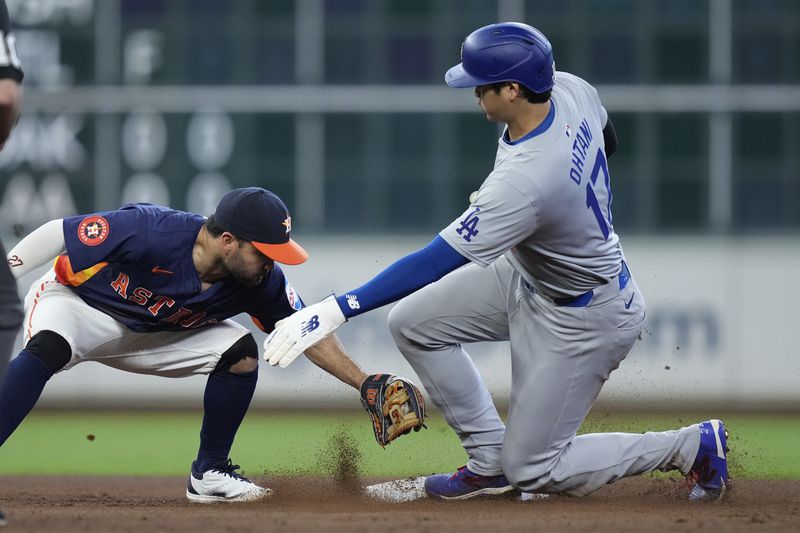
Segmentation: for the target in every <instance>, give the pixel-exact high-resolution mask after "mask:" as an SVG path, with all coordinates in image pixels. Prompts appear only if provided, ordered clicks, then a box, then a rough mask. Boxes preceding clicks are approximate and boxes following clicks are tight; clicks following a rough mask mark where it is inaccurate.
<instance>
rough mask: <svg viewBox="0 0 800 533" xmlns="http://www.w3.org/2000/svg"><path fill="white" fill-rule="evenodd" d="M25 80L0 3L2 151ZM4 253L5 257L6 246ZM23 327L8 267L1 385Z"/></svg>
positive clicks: (0, 311)
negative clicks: (17, 337) (23, 80)
mask: <svg viewBox="0 0 800 533" xmlns="http://www.w3.org/2000/svg"><path fill="white" fill-rule="evenodd" d="M22 76H23V74H22V67H21V66H20V63H19V57H17V52H16V47H15V42H14V36H13V35H11V23H10V20H9V17H8V8H7V7H6V3H5V0H0V149H2V148H3V147H4V146H5V145H6V141H7V140H8V137H9V135H11V130H12V129H13V128H14V125H15V124H16V123H17V118H18V117H19V111H20V106H21V102H22V89H21V88H20V83H21V82H22ZM0 251H2V253H3V256H5V253H6V252H5V249H3V248H2V243H0ZM21 324H22V306H21V304H20V301H19V295H18V294H17V282H16V280H15V279H14V277H13V276H12V275H11V270H10V269H9V266H8V264H6V265H5V266H3V267H0V383H1V382H2V380H3V376H4V375H5V372H6V366H7V365H8V358H9V356H10V355H11V349H12V348H13V346H14V339H15V338H16V336H17V330H18V329H19V327H20V325H21ZM5 524H6V520H5V517H4V515H3V511H2V510H0V525H5Z"/></svg>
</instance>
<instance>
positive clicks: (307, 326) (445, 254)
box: [264, 237, 468, 367]
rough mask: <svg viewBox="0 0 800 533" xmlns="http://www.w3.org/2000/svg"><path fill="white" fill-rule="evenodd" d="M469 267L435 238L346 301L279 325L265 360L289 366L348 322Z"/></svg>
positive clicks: (335, 300) (327, 303)
mask: <svg viewBox="0 0 800 533" xmlns="http://www.w3.org/2000/svg"><path fill="white" fill-rule="evenodd" d="M467 263H468V260H467V259H466V258H465V257H464V256H462V255H461V254H460V253H459V252H457V251H456V250H455V249H454V248H453V247H452V246H450V245H449V244H447V242H446V241H445V240H444V239H442V238H441V237H436V238H435V239H434V240H433V241H432V242H431V243H430V244H429V245H428V246H426V247H425V248H423V249H422V250H419V251H417V252H414V253H412V254H409V255H407V256H405V257H404V258H402V259H400V260H398V261H396V262H395V263H393V264H392V265H390V266H389V267H387V268H386V269H385V270H383V271H382V272H381V273H380V274H378V275H377V276H375V277H374V278H372V279H371V280H370V281H369V282H367V283H366V284H364V285H362V286H361V287H359V288H358V289H355V290H353V291H348V292H346V293H345V294H344V296H339V297H336V296H335V295H331V296H329V297H327V298H325V299H324V300H322V301H321V302H319V303H317V304H314V305H312V306H309V307H306V308H304V309H301V310H300V311H298V312H296V313H295V314H293V315H291V316H288V317H286V318H284V319H283V320H281V321H280V322H278V323H277V324H276V325H275V331H273V332H272V334H271V335H270V336H269V337H267V340H266V341H264V359H265V360H266V361H267V362H268V363H269V364H271V365H273V366H275V365H280V366H281V367H286V366H289V365H290V364H291V363H292V361H294V360H295V359H296V358H297V356H299V355H300V354H301V353H303V352H304V351H306V350H307V349H308V348H310V347H311V346H314V344H316V343H317V342H319V341H320V340H322V339H324V338H325V337H327V336H328V335H330V334H331V333H333V332H334V331H335V330H336V328H338V327H339V326H341V325H342V324H344V323H345V322H346V321H347V319H348V318H352V317H354V316H357V315H360V314H362V313H366V312H367V311H371V310H372V309H377V308H378V307H381V306H384V305H386V304H390V303H392V302H395V301H397V300H399V299H400V298H403V297H404V296H407V295H409V294H411V293H412V292H415V291H416V290H418V289H421V288H422V287H424V286H426V285H428V284H430V283H433V282H434V281H436V280H438V279H440V278H441V277H443V276H444V275H445V274H448V273H450V272H452V271H453V270H455V269H456V268H458V267H460V266H463V265H465V264H467Z"/></svg>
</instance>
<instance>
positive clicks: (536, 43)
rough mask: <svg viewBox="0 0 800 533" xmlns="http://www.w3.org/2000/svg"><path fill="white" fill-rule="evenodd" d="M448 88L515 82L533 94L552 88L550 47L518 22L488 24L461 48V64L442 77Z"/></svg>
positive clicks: (547, 42) (552, 63)
mask: <svg viewBox="0 0 800 533" xmlns="http://www.w3.org/2000/svg"><path fill="white" fill-rule="evenodd" d="M444 80H445V81H446V82H447V85H449V86H450V87H476V86H478V85H488V84H490V83H497V82H500V81H516V82H518V83H521V84H522V85H524V86H525V87H527V88H528V89H530V90H532V91H533V92H536V93H543V92H545V91H547V90H550V89H552V88H553V84H554V83H555V63H554V62H553V47H552V46H550V41H548V40H547V37H545V36H544V35H543V34H542V32H540V31H539V30H537V29H536V28H533V27H531V26H528V25H527V24H520V23H518V22H503V23H500V24H490V25H489V26H484V27H483V28H479V29H477V30H475V31H474V32H472V33H470V34H469V35H468V36H467V38H466V39H464V44H463V45H461V63H459V64H458V65H456V66H454V67H453V68H451V69H450V70H448V71H447V73H446V74H445V75H444Z"/></svg>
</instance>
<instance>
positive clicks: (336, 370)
mask: <svg viewBox="0 0 800 533" xmlns="http://www.w3.org/2000/svg"><path fill="white" fill-rule="evenodd" d="M305 353H306V357H308V359H309V360H310V361H311V362H312V363H314V364H315V365H317V366H318V367H320V368H321V369H322V370H324V371H325V372H327V373H328V374H330V375H331V376H333V377H335V378H338V379H339V380H340V381H343V382H344V383H347V384H348V385H350V386H351V387H353V388H354V389H356V390H358V388H359V387H361V384H362V383H363V382H364V380H365V379H367V374H366V372H364V371H363V370H361V367H359V366H358V364H356V362H355V361H353V359H351V358H350V356H349V355H348V354H347V352H346V351H345V349H344V346H342V343H341V341H339V337H337V336H336V335H335V334H334V335H329V336H328V337H326V338H325V339H323V340H321V341H320V342H318V343H317V344H316V345H314V346H312V347H311V348H308V349H307V350H306V352H305Z"/></svg>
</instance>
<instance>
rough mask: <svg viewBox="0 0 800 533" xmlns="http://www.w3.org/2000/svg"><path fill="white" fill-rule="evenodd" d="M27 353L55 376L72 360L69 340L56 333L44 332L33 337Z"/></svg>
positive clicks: (27, 346)
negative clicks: (44, 365)
mask: <svg viewBox="0 0 800 533" xmlns="http://www.w3.org/2000/svg"><path fill="white" fill-rule="evenodd" d="M25 351H26V352H28V353H29V354H30V355H32V356H34V357H36V358H37V359H39V360H41V361H42V362H43V363H44V364H46V365H47V367H48V368H49V369H50V370H51V371H52V372H53V373H54V374H55V373H56V372H58V371H59V370H61V369H62V368H64V367H65V366H66V364H67V363H69V361H70V359H72V348H71V347H70V345H69V343H68V342H67V339H65V338H64V337H62V336H61V335H59V334H58V333H56V332H54V331H49V330H43V331H40V332H39V333H37V334H36V335H34V336H33V337H31V340H29V341H28V344H26V345H25Z"/></svg>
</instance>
